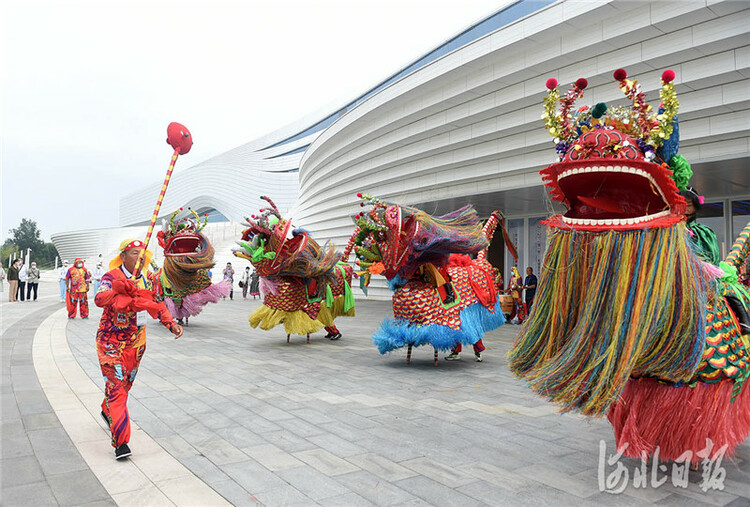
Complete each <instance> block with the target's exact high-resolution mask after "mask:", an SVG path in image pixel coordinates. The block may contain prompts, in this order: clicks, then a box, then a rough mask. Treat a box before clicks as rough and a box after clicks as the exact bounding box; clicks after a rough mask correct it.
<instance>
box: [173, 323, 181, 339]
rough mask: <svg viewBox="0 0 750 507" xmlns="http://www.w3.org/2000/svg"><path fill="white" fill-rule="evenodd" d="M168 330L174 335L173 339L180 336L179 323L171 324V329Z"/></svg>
mask: <svg viewBox="0 0 750 507" xmlns="http://www.w3.org/2000/svg"><path fill="white" fill-rule="evenodd" d="M170 331H171V332H172V334H173V335H174V339H175V340H176V339H177V338H179V337H180V336H182V332H183V329H182V326H181V325H179V324H175V325H174V326H172V329H170Z"/></svg>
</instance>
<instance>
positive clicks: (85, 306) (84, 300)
mask: <svg viewBox="0 0 750 507" xmlns="http://www.w3.org/2000/svg"><path fill="white" fill-rule="evenodd" d="M81 318H82V319H88V318H89V298H88V296H87V295H86V293H85V292H84V293H83V296H82V297H81Z"/></svg>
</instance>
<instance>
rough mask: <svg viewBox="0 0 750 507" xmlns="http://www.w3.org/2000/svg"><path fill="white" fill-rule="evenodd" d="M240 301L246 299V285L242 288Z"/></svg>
mask: <svg viewBox="0 0 750 507" xmlns="http://www.w3.org/2000/svg"><path fill="white" fill-rule="evenodd" d="M242 299H247V283H246V284H244V285H243V286H242Z"/></svg>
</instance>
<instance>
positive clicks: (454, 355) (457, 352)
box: [445, 343, 463, 361]
mask: <svg viewBox="0 0 750 507" xmlns="http://www.w3.org/2000/svg"><path fill="white" fill-rule="evenodd" d="M461 350H463V347H462V345H461V343H456V346H455V347H453V350H451V353H450V354H448V355H447V356H445V359H446V360H448V361H456V360H458V359H461Z"/></svg>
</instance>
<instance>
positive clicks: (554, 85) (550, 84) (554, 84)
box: [546, 77, 557, 90]
mask: <svg viewBox="0 0 750 507" xmlns="http://www.w3.org/2000/svg"><path fill="white" fill-rule="evenodd" d="M546 86H547V89H548V90H554V89H555V88H557V79H555V78H554V77H551V78H549V79H548V80H547V83H546Z"/></svg>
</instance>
